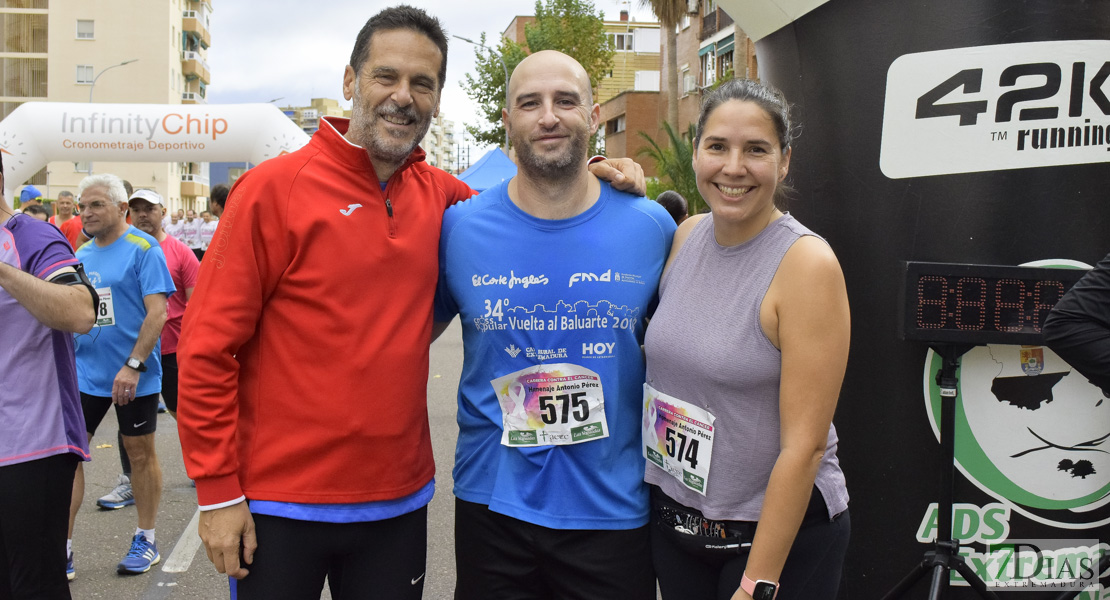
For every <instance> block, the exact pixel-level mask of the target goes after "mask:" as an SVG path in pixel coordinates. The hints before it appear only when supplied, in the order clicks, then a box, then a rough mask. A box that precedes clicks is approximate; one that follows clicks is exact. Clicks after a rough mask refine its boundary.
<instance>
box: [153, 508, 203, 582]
mask: <svg viewBox="0 0 1110 600" xmlns="http://www.w3.org/2000/svg"><path fill="white" fill-rule="evenodd" d="M199 522H200V509H197V511H196V512H194V513H193V518H192V519H190V520H189V524H188V525H186V526H185V531H183V532H181V537H180V538H178V540H177V543H176V544H174V546H173V552H170V557H169V559H167V560H166V562H165V564H163V565H162V570H163V571H165V572H166V573H184V572H185V571H188V570H189V565H192V564H193V558H194V557H195V556H196V555H197V549H198V548H200V534H199V533H198V532H197V524H198V523H199Z"/></svg>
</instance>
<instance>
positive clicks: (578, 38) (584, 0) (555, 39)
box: [524, 0, 616, 89]
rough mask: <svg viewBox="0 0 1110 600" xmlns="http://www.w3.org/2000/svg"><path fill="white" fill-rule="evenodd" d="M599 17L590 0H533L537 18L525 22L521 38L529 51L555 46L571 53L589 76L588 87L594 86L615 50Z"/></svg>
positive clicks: (611, 64) (556, 48) (595, 86)
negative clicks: (534, 0)
mask: <svg viewBox="0 0 1110 600" xmlns="http://www.w3.org/2000/svg"><path fill="white" fill-rule="evenodd" d="M601 19H602V14H601V11H597V12H596V13H595V12H594V5H593V2H590V0H546V4H545V3H544V1H543V0H536V21H535V22H534V23H529V24H527V25H525V26H524V38H525V39H526V40H528V48H529V49H530V50H531V51H532V52H539V51H540V50H558V51H559V52H562V53H563V54H566V55H568V56H571V57H574V59H575V60H577V61H578V62H579V63H580V64H581V65H582V68H584V69H586V74H587V75H589V76H590V87H591V88H593V89H597V85H598V83H599V82H600V81H601V78H602V76H603V75H604V74H605V73H607V72H609V69H612V68H613V55H614V54H615V53H616V52H615V51H614V50H613V48H612V46H611V45H610V43H609V38H608V36H607V35H606V34H605V24H604V23H602V20H601Z"/></svg>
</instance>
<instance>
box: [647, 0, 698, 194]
mask: <svg viewBox="0 0 1110 600" xmlns="http://www.w3.org/2000/svg"><path fill="white" fill-rule="evenodd" d="M640 5H641V6H650V7H651V12H652V13H654V14H655V18H657V19H659V26H660V27H661V28H662V29H663V32H664V37H663V50H664V54H666V55H667V122H668V123H670V124H671V127H678V24H679V22H680V21H682V18H683V17H684V16H686V11H687V10H689V8H688V4H687V1H686V0H640ZM687 201H689V199H687Z"/></svg>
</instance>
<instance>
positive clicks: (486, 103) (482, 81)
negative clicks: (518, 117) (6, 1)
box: [463, 0, 614, 146]
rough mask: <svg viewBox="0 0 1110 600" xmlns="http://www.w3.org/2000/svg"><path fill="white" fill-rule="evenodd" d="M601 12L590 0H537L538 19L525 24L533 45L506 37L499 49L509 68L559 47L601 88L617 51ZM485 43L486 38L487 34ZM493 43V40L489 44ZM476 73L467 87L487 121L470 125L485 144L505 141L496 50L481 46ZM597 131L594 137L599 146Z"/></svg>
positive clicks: (502, 81)
mask: <svg viewBox="0 0 1110 600" xmlns="http://www.w3.org/2000/svg"><path fill="white" fill-rule="evenodd" d="M601 17H602V15H601V12H600V11H597V12H595V8H594V5H593V3H592V2H590V0H536V21H535V22H534V23H530V24H528V25H526V26H525V27H524V37H525V40H526V41H527V48H525V47H523V46H521V45H520V44H517V43H516V42H513V41H511V40H508V39H504V38H502V40H501V43H500V45H499V46H498V52H499V53H500V54H501V56H502V57H503V58H504V59H505V66H506V67H508V69H509V73H510V74H511V73H512V72H513V69H515V68H516V66H517V65H518V64H520V61H522V60H524V57H525V56H527V55H528V54H530V53H532V52H538V51H540V50H558V51H559V52H562V53H564V54H567V55H569V56H571V57H573V58H574V59H575V60H577V61H578V62H579V63H581V64H582V67H583V68H584V69H585V70H586V74H587V75H589V77H590V85H591V87H593V88H594V90H595V92H596V88H597V84H598V82H599V81H600V80H601V77H602V76H603V75H604V74H605V73H607V72H608V71H609V69H611V68H612V66H613V55H614V50H613V48H612V44H611V43H610V41H609V38H608V36H606V34H605V25H604V23H602V20H601ZM481 43H483V44H485V43H486V36H485V34H482V37H481ZM486 45H487V46H488V44H486ZM475 58H476V62H475V74H474V75H471V74H470V73H467V74H466V81H465V83H464V84H463V88H464V89H465V90H466V95H467V96H469V97H470V99H471V100H473V101H474V102H476V103H478V104H479V105H480V109H479V110H480V112H481V114H482V116H483V117H484V120H483V121H481V122H479V123H475V124H469V123H468V124H467V125H466V130H467V131H468V132H469V133H470V135H472V136H474V139H475V140H477V141H478V142H479V143H486V144H495V145H501V143H502V142H503V140H504V136H505V129H504V125H502V123H501V109H502V107H503V106H504V103H505V87H506V84H507V82H506V81H505V69H504V68H502V66H501V61H499V60H498V58H497V56H496V55H495V54H494V53H493V52H492V51H490V50H487V49H484V48H481V47H479V48H476V49H475ZM594 140H596V136H594V139H592V140H591V146H594V145H595V141H594Z"/></svg>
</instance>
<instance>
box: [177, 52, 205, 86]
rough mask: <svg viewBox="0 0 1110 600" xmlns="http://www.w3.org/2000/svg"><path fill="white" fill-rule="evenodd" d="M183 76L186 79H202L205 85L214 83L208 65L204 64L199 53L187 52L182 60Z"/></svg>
mask: <svg viewBox="0 0 1110 600" xmlns="http://www.w3.org/2000/svg"><path fill="white" fill-rule="evenodd" d="M181 74H182V75H184V76H185V78H186V79H200V80H201V81H203V82H204V85H208V84H209V83H212V75H211V74H210V72H209V71H208V63H206V62H204V59H203V58H201V56H200V53H199V52H190V51H188V50H186V51H185V52H184V53H183V55H182V58H181Z"/></svg>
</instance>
